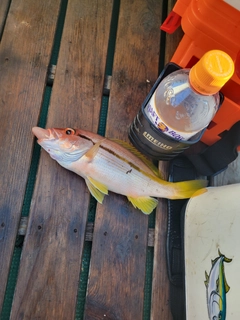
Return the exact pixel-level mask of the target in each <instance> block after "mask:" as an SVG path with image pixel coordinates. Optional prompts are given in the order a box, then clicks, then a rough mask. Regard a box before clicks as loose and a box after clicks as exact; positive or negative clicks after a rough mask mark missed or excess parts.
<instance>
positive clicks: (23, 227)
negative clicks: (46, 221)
mask: <svg viewBox="0 0 240 320" xmlns="http://www.w3.org/2000/svg"><path fill="white" fill-rule="evenodd" d="M27 225H28V217H21V220H20V224H19V228H18V235H19V236H25V235H26V232H27ZM93 232H94V223H93V222H88V223H87V227H86V235H85V241H92V239H93ZM154 239H155V237H154V228H149V229H148V247H153V246H154Z"/></svg>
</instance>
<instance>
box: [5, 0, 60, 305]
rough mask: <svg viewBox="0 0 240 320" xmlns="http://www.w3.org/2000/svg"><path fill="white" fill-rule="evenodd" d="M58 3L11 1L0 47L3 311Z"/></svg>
mask: <svg viewBox="0 0 240 320" xmlns="http://www.w3.org/2000/svg"><path fill="white" fill-rule="evenodd" d="M1 4H2V2H1ZM59 4H60V1H54V2H49V1H47V0H42V1H37V0H24V1H23V0H17V1H16V0H13V1H12V3H11V8H10V11H9V14H8V18H7V21H6V25H5V28H4V33H3V37H2V40H1V45H0V75H1V76H0V97H1V99H0V137H1V138H0V140H1V142H0V163H1V166H0V176H1V179H0V190H1V192H0V240H1V241H0V256H1V259H0V282H1V286H0V309H1V306H2V302H3V298H4V293H5V287H6V282H7V278H8V270H9V265H10V262H11V257H12V252H13V247H14V243H15V239H16V235H17V229H18V224H19V220H20V215H21V208H22V204H23V199H24V194H25V188H26V182H27V176H28V171H29V166H30V161H31V150H32V146H33V136H32V134H31V127H32V126H33V125H34V124H36V123H37V121H38V117H39V111H40V108H41V103H42V97H43V92H44V88H45V79H46V74H47V67H48V64H49V61H50V55H51V50H52V44H53V38H54V33H55V26H56V20H57V15H58V10H59ZM52 12H55V14H56V16H55V17H53V16H52ZM40 26H41V27H40Z"/></svg>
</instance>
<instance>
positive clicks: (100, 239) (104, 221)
mask: <svg viewBox="0 0 240 320" xmlns="http://www.w3.org/2000/svg"><path fill="white" fill-rule="evenodd" d="M160 19H161V1H145V0H139V1H134V2H132V1H131V2H130V1H127V0H123V1H121V4H120V15H119V25H118V32H117V40H116V49H115V56H114V67H113V76H112V84H111V90H110V101H109V111H108V121H107V130H106V136H108V137H112V138H120V139H124V140H128V138H127V135H128V128H129V126H130V124H131V122H132V120H133V118H134V116H135V115H136V114H137V112H138V110H139V109H140V106H141V103H142V102H143V100H144V98H145V97H146V95H147V93H148V92H149V90H150V87H151V85H152V84H153V83H154V82H155V80H156V78H157V75H158V74H157V73H158V60H159V41H160V39H159V33H160V32H159V23H160ZM147 234H148V217H147V216H145V215H144V214H142V213H141V212H140V211H138V210H135V209H134V208H133V207H132V205H131V204H130V203H129V202H128V200H127V199H126V198H125V197H122V196H119V195H116V194H112V193H111V194H110V195H109V196H108V197H105V200H104V203H103V205H98V206H97V212H96V221H95V226H94V235H93V246H92V258H91V268H90V278H89V285H88V293H87V298H86V310H85V319H91V320H93V319H114V320H116V319H119V320H120V319H121V320H123V319H142V316H143V296H144V284H145V264H146V250H147Z"/></svg>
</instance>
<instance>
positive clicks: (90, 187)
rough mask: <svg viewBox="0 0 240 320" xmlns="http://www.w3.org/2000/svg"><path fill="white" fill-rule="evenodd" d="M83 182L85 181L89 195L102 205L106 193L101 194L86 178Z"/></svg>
mask: <svg viewBox="0 0 240 320" xmlns="http://www.w3.org/2000/svg"><path fill="white" fill-rule="evenodd" d="M85 181H86V185H87V187H88V190H89V191H90V193H91V195H92V196H93V197H94V198H95V199H96V200H97V201H98V202H100V203H102V202H103V199H104V196H105V194H106V193H103V192H101V191H100V190H99V189H98V188H96V187H95V186H94V185H93V184H92V182H91V181H90V180H89V179H88V178H86V179H85Z"/></svg>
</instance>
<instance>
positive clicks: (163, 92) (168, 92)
mask: <svg viewBox="0 0 240 320" xmlns="http://www.w3.org/2000/svg"><path fill="white" fill-rule="evenodd" d="M218 105H219V93H216V94H213V95H202V94H199V93H198V92H197V91H196V90H194V89H193V88H192V86H191V84H190V82H189V70H187V69H184V70H178V71H175V72H173V73H172V74H171V75H170V76H168V77H167V78H165V79H164V80H163V81H162V82H161V84H160V85H159V86H158V88H157V89H156V91H155V92H154V94H153V96H152V97H151V99H150V101H149V103H148V105H147V106H146V107H145V112H146V115H147V116H148V118H149V119H150V120H151V121H152V122H153V123H154V124H155V126H156V127H157V128H158V129H159V130H160V131H162V132H164V133H165V134H166V135H168V136H170V137H172V138H174V139H176V140H188V139H189V138H190V137H192V136H193V135H195V134H196V133H198V132H199V131H201V130H202V129H203V128H205V127H206V126H207V125H208V124H209V122H210V121H211V119H212V118H213V117H214V115H215V113H216V112H217V108H218Z"/></svg>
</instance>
